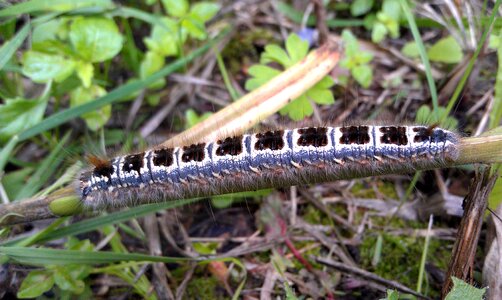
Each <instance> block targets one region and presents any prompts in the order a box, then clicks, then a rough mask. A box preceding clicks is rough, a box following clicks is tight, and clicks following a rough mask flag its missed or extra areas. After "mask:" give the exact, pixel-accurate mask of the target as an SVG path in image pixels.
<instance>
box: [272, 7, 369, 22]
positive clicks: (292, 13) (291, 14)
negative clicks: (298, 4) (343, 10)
mask: <svg viewBox="0 0 502 300" xmlns="http://www.w3.org/2000/svg"><path fill="white" fill-rule="evenodd" d="M277 10H278V11H279V12H280V13H281V14H283V15H285V16H286V17H287V18H289V19H291V20H293V21H294V22H295V23H298V24H300V23H301V22H302V20H303V14H304V13H303V12H300V11H298V10H296V9H294V8H293V7H292V6H291V5H289V4H286V3H284V2H282V1H281V2H279V3H278V4H277ZM307 25H308V26H315V25H316V18H315V17H313V16H310V17H309V18H308V20H307ZM326 25H328V27H331V28H334V27H343V28H345V27H357V26H363V25H364V20H363V19H330V20H326Z"/></svg>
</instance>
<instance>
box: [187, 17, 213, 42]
mask: <svg viewBox="0 0 502 300" xmlns="http://www.w3.org/2000/svg"><path fill="white" fill-rule="evenodd" d="M181 27H182V28H184V29H186V31H187V32H188V34H189V35H190V36H192V37H194V38H196V39H199V40H204V39H206V37H207V34H206V28H205V27H204V23H202V22H200V21H198V20H196V19H184V20H183V21H182V22H181Z"/></svg>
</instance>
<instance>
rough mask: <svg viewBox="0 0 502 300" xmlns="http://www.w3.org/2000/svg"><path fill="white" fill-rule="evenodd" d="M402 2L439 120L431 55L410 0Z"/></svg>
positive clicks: (434, 110)
mask: <svg viewBox="0 0 502 300" xmlns="http://www.w3.org/2000/svg"><path fill="white" fill-rule="evenodd" d="M400 3H401V8H402V9H403V12H404V15H405V16H406V20H407V21H408V25H409V26H410V30H411V34H412V35H413V39H414V40H415V43H417V48H418V53H420V59H421V60H422V63H423V64H424V68H425V76H426V77H427V83H428V85H429V90H430V92H431V98H432V107H433V114H434V115H435V117H436V120H437V117H438V116H437V113H438V107H439V104H438V93H437V89H436V83H435V82H434V77H432V71H431V64H430V61H429V57H428V55H427V51H425V46H424V43H423V42H422V37H421V36H420V32H419V31H418V27H417V23H416V22H415V17H414V16H413V14H412V13H411V10H410V7H409V5H408V2H406V1H400Z"/></svg>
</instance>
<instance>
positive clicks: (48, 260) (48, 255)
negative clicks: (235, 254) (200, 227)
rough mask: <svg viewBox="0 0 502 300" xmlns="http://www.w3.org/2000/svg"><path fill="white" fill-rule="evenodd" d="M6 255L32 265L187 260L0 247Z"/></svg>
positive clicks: (94, 252)
mask: <svg viewBox="0 0 502 300" xmlns="http://www.w3.org/2000/svg"><path fill="white" fill-rule="evenodd" d="M2 257H8V258H10V259H12V260H14V261H16V262H19V263H23V264H34V265H70V264H87V265H96V264H106V263H116V262H122V261H151V262H163V263H172V262H179V261H188V260H191V259H190V258H186V257H166V256H152V255H146V254H137V253H117V252H110V251H77V250H61V249H46V248H31V247H0V258H2Z"/></svg>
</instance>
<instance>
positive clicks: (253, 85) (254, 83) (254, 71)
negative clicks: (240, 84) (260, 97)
mask: <svg viewBox="0 0 502 300" xmlns="http://www.w3.org/2000/svg"><path fill="white" fill-rule="evenodd" d="M248 72H249V74H250V75H252V76H253V78H251V79H248V80H247V81H246V85H245V88H246V89H247V90H248V91H252V90H254V89H257V88H258V87H260V86H262V85H264V84H265V83H267V82H268V81H269V80H270V79H272V78H274V77H275V76H277V75H279V74H280V73H281V72H280V71H279V70H276V69H274V68H271V67H269V66H263V65H254V66H252V67H250V68H249V69H248Z"/></svg>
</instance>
